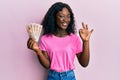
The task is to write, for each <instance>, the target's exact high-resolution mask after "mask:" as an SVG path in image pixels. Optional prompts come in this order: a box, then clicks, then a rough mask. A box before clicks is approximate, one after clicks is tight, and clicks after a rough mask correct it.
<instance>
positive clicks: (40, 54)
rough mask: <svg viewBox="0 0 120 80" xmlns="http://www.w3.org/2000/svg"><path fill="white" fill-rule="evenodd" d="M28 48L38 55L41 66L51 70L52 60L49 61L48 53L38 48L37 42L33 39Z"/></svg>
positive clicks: (28, 43) (30, 40) (29, 41)
mask: <svg viewBox="0 0 120 80" xmlns="http://www.w3.org/2000/svg"><path fill="white" fill-rule="evenodd" d="M27 46H28V48H29V49H31V50H33V51H34V52H35V53H36V54H37V56H38V57H39V61H40V62H41V64H42V65H43V66H44V67H45V68H47V69H49V67H50V60H49V57H48V55H47V52H43V51H41V49H40V48H39V47H38V44H37V42H36V41H35V40H33V39H31V38H30V39H29V40H28V42H27Z"/></svg>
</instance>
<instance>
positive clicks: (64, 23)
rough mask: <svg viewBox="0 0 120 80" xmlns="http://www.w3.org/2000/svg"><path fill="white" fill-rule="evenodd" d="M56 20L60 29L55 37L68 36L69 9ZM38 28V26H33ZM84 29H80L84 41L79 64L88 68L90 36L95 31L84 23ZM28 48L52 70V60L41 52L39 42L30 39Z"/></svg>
mask: <svg viewBox="0 0 120 80" xmlns="http://www.w3.org/2000/svg"><path fill="white" fill-rule="evenodd" d="M56 20H57V25H58V29H57V31H56V33H55V34H54V35H55V36H58V37H64V36H67V35H68V34H67V32H66V29H67V27H68V25H69V23H70V13H69V11H68V9H67V8H63V9H62V11H59V12H58V13H57V15H56ZM32 26H36V25H32ZM82 27H83V28H82V29H79V36H80V37H81V39H82V41H83V52H81V53H80V54H77V55H76V56H77V58H78V61H79V63H80V64H81V65H82V66H83V67H86V66H87V65H88V63H89V57H90V54H89V53H90V50H89V39H90V36H91V34H92V32H93V29H92V30H91V31H89V29H88V26H87V24H84V23H82ZM27 46H28V48H29V49H31V50H33V51H35V52H36V54H37V55H38V56H39V58H40V61H41V64H42V65H43V66H44V67H45V68H47V69H49V68H50V60H49V57H48V55H47V52H46V51H41V49H40V48H39V47H38V44H37V42H36V41H35V40H34V39H32V38H29V40H28V43H27Z"/></svg>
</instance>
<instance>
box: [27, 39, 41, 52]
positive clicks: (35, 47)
mask: <svg viewBox="0 0 120 80" xmlns="http://www.w3.org/2000/svg"><path fill="white" fill-rule="evenodd" d="M27 47H28V48H29V49H31V50H33V51H35V52H37V51H38V50H39V46H38V44H37V42H36V41H35V40H34V39H32V38H29V39H28V41H27Z"/></svg>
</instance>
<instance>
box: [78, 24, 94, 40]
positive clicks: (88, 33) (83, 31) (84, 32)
mask: <svg viewBox="0 0 120 80" xmlns="http://www.w3.org/2000/svg"><path fill="white" fill-rule="evenodd" d="M82 27H83V29H79V35H80V37H81V39H82V41H89V39H90V36H91V34H92V32H93V29H92V30H90V31H89V30H88V25H87V24H85V23H83V22H82Z"/></svg>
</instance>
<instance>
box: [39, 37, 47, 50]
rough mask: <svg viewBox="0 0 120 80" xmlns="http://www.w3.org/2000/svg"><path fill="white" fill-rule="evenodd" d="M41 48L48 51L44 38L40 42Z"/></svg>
mask: <svg viewBox="0 0 120 80" xmlns="http://www.w3.org/2000/svg"><path fill="white" fill-rule="evenodd" d="M39 48H40V49H41V50H43V51H46V50H47V48H46V44H45V40H44V39H43V38H41V39H40V42H39Z"/></svg>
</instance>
